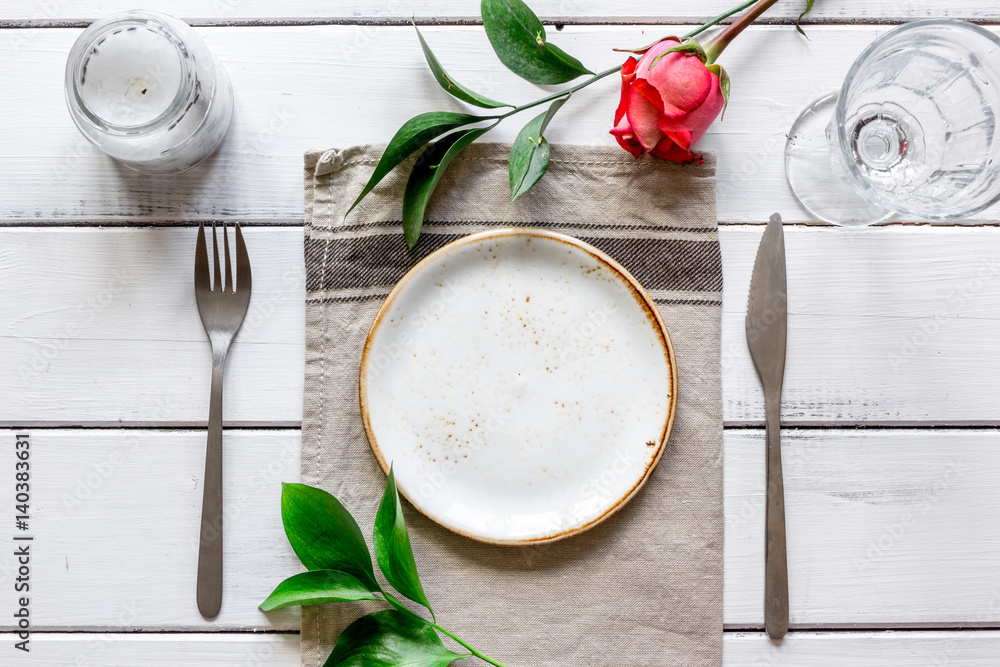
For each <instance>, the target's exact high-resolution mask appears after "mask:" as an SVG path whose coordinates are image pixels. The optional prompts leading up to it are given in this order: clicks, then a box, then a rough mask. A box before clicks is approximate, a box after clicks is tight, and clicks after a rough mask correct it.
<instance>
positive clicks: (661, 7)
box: [0, 0, 1000, 667]
mask: <svg viewBox="0 0 1000 667" xmlns="http://www.w3.org/2000/svg"><path fill="white" fill-rule="evenodd" d="M732 1H733V0H704V1H696V0H657V1H656V2H654V1H652V0H624V1H620V2H614V3H612V2H607V1H599V0H533V1H532V3H531V4H532V6H533V7H534V8H535V10H536V11H537V12H538V13H539V15H541V16H542V17H544V18H545V20H546V21H547V22H550V23H556V28H555V29H552V35H553V41H556V42H557V43H558V44H560V45H563V46H564V47H566V48H567V50H569V51H571V52H572V53H573V54H574V55H577V56H579V57H581V58H582V59H583V60H584V61H585V62H587V63H588V64H589V65H590V66H592V67H600V68H604V67H607V66H611V65H613V64H614V63H616V62H618V61H620V60H621V56H620V54H615V53H612V52H611V50H610V49H611V47H613V46H627V45H635V44H642V43H646V42H648V41H651V39H652V38H654V37H659V36H661V35H665V34H671V33H673V32H675V30H674V29H672V28H670V27H669V26H670V25H677V24H691V23H701V22H703V21H704V20H705V19H707V18H709V17H711V16H713V15H715V14H717V13H719V12H720V11H722V10H724V9H726V8H727V7H728V6H729V4H730V3H731V2H732ZM803 1H804V0H803ZM134 4H136V3H134V2H133V1H132V0H5V1H4V3H3V4H2V6H0V82H2V84H3V95H2V96H0V120H2V134H0V369H2V374H3V375H2V377H3V382H2V383H0V427H3V428H4V429H5V431H6V432H5V433H4V434H3V435H0V441H2V443H3V444H2V446H0V498H2V499H3V500H2V503H0V508H2V509H3V513H4V514H6V516H2V515H0V632H2V634H0V664H3V665H45V666H51V665H74V666H76V665H100V666H104V665H115V666H118V665H121V666H130V667H131V666H133V665H140V664H142V665H153V664H155V665H178V664H184V665H196V666H201V665H205V666H207V665H213V666H214V665H222V664H225V665H261V664H267V665H279V666H287V667H293V666H295V665H297V664H298V635H297V632H298V627H299V616H298V613H297V611H294V610H285V611H282V612H279V613H272V614H267V615H265V614H263V613H262V612H260V611H259V610H258V609H257V605H258V603H260V601H262V600H263V599H264V597H265V596H266V595H267V593H268V592H270V590H271V589H272V587H273V586H274V585H275V584H276V583H277V582H279V581H280V580H281V579H283V578H284V577H286V576H288V575H289V574H291V573H294V572H296V571H297V562H296V559H295V557H294V554H293V553H292V552H291V550H290V548H289V547H288V545H287V543H286V541H285V539H284V536H283V533H282V530H281V521H280V515H279V507H278V500H279V494H280V485H279V482H280V481H294V480H296V479H297V478H298V474H299V473H298V471H299V461H298V457H299V453H298V448H299V430H298V429H299V423H300V420H301V414H302V377H303V356H304V355H303V330H304V323H303V305H302V303H303V296H304V278H303V267H302V251H301V244H302V230H301V227H300V225H301V221H302V187H301V173H300V172H301V168H300V165H301V155H302V153H303V151H304V150H306V149H307V148H325V147H330V146H345V145H348V144H353V143H359V142H366V141H384V140H386V139H387V138H388V137H389V136H390V135H391V133H392V132H393V131H394V130H395V129H396V127H398V125H400V124H401V123H402V122H403V121H404V120H405V119H407V118H408V117H410V116H411V115H414V114H415V113H417V112H418V111H424V110H430V109H440V108H447V107H449V106H454V107H456V108H457V106H458V105H457V103H452V102H450V101H449V100H448V99H447V98H446V96H445V95H444V94H443V93H442V92H441V91H440V90H439V89H437V88H436V84H435V83H434V82H433V80H432V78H431V76H430V75H429V74H428V73H427V72H426V67H425V65H424V64H423V61H422V57H421V55H420V51H419V48H418V45H417V42H416V39H415V37H414V35H413V30H412V28H410V27H408V26H407V25H406V22H407V21H408V19H409V17H410V16H411V15H415V16H416V18H417V20H418V21H419V22H421V23H422V24H425V25H426V27H425V29H424V33H425V36H426V37H427V39H428V40H429V41H430V42H431V43H432V44H433V46H434V48H435V50H436V51H437V53H438V55H439V56H440V57H441V59H442V60H443V61H444V62H445V63H446V64H447V65H448V67H449V68H450V70H452V72H453V73H454V74H455V76H456V77H457V78H458V79H459V80H461V81H463V82H466V83H468V84H469V85H472V86H473V87H475V88H477V89H478V90H480V91H481V92H483V93H484V94H491V93H492V92H493V91H495V90H496V91H499V90H503V93H504V97H505V98H514V99H524V100H529V99H534V97H535V96H536V92H535V91H534V90H533V88H532V87H531V86H530V85H528V84H526V83H524V82H522V81H520V80H519V79H516V78H515V77H514V76H513V75H511V74H509V73H508V72H506V71H505V70H503V69H502V67H501V66H500V65H499V63H498V62H496V61H495V59H494V58H493V56H492V54H491V51H490V49H489V46H488V43H487V40H486V38H485V35H484V33H483V30H482V28H481V27H479V26H476V25H474V19H475V17H476V16H477V15H478V3H477V2H475V1H474V0H436V1H434V0H426V1H412V0H342V1H341V2H317V1H316V0H286V1H285V2H283V3H276V2H271V1H269V0H213V1H212V2H204V1H203V0H150V1H149V2H147V3H145V6H146V7H147V8H149V9H159V10H162V11H167V12H170V13H173V14H175V15H178V16H181V17H183V18H185V19H187V20H189V21H190V22H192V23H193V24H195V25H197V26H199V28H198V31H199V33H200V34H201V35H203V36H204V38H205V39H206V40H207V42H208V43H209V45H210V47H211V49H212V50H213V51H214V52H215V53H216V54H217V55H218V56H219V57H220V59H221V60H222V61H223V62H224V64H225V65H226V67H227V69H228V71H229V73H230V76H231V78H232V80H233V85H234V88H235V91H236V97H237V100H236V115H235V119H234V122H233V126H232V129H231V131H230V134H229V136H228V138H227V140H226V143H225V145H224V147H223V149H222V150H221V151H220V153H219V154H218V155H217V156H216V157H215V158H214V159H213V160H212V161H211V163H210V164H209V165H208V166H206V167H203V168H199V169H197V170H194V171H192V172H189V173H187V174H184V175H182V176H180V177H178V178H153V179H150V178H145V177H140V176H138V175H136V174H133V173H130V172H128V171H126V170H123V169H121V168H118V167H117V166H116V165H115V164H114V163H113V162H111V161H110V160H109V159H107V158H105V157H104V156H103V155H101V154H100V153H98V152H97V151H96V150H95V149H93V148H92V147H90V146H89V145H88V144H87V143H86V142H85V141H84V140H83V138H82V137H81V136H80V135H79V133H78V132H77V131H76V129H75V128H74V127H73V125H72V123H71V121H70V118H69V115H68V114H67V112H66V110H65V105H64V103H63V88H62V81H63V66H64V62H65V58H66V55H67V52H68V50H69V47H70V45H71V44H72V42H73V40H74V39H75V38H76V36H77V35H78V34H79V33H80V30H81V27H82V26H85V25H87V24H88V23H89V22H90V21H91V20H93V19H95V18H98V17H100V16H103V15H105V14H107V13H110V12H112V11H118V10H124V9H130V8H132V6H133V5H134ZM801 4H803V2H797V1H791V0H783V1H782V2H781V3H779V4H778V6H776V7H775V8H774V10H772V12H770V13H769V14H768V23H769V24H764V25H760V26H755V27H753V28H751V29H750V30H749V31H748V32H747V33H746V34H745V35H744V36H743V37H741V39H740V40H738V41H737V42H736V43H735V44H734V45H733V46H732V47H731V48H730V49H729V50H728V51H727V53H726V55H725V57H724V63H725V65H726V67H727V69H728V71H729V72H730V75H731V76H732V79H733V97H732V101H731V103H730V106H729V110H728V112H727V115H726V119H725V122H722V123H718V124H716V125H715V126H714V127H713V128H712V130H711V131H710V132H709V134H708V135H707V136H706V137H705V138H704V139H703V140H702V141H701V143H700V147H701V148H703V149H708V150H713V151H715V152H717V154H718V157H719V181H718V214H719V222H720V223H721V224H722V228H721V239H722V249H723V257H724V270H725V294H724V304H723V325H722V326H723V332H722V334H723V355H722V367H723V400H724V414H725V425H726V432H725V464H724V465H725V511H726V528H725V615H724V622H725V629H726V632H725V636H724V646H725V658H724V663H725V665H726V666H727V667H735V666H737V665H794V666H796V667H801V666H812V665H823V666H827V665H844V666H850V667H857V666H866V665H892V666H894V667H895V666H904V665H905V666H907V667H909V666H912V665H924V664H926V665H948V666H949V667H954V666H956V665H961V666H963V667H964V666H969V665H996V664H1000V658H998V656H1000V520H998V518H997V517H998V515H1000V482H998V473H1000V431H998V428H1000V392H998V390H997V382H998V378H1000V344H998V343H1000V332H998V326H1000V227H998V226H997V225H998V223H997V215H996V213H997V212H996V211H995V210H994V211H987V212H986V213H984V214H981V215H979V216H976V218H975V219H974V220H970V221H967V223H966V224H958V225H950V226H921V225H914V224H893V225H890V226H887V227H880V228H874V229H865V230H844V229H835V228H831V227H827V226H812V225H810V224H809V223H810V222H811V220H810V218H809V216H808V214H807V213H806V212H804V211H803V210H801V209H800V208H798V207H797V206H796V204H795V203H794V201H793V199H792V197H791V194H790V193H789V191H788V188H787V185H786V184H785V181H784V176H783V154H782V151H783V147H784V133H785V131H786V130H787V128H788V127H789V125H790V123H791V121H792V119H793V118H794V117H795V116H796V114H797V113H798V111H799V109H800V108H801V107H802V106H803V105H805V104H806V103H807V102H808V101H810V100H811V99H812V98H814V97H815V96H817V95H818V94H819V93H821V92H825V91H827V90H831V89H834V88H835V87H837V86H838V85H839V83H840V81H841V80H842V78H843V76H844V74H845V73H846V71H847V69H848V67H849V65H850V63H851V62H852V61H853V59H854V57H855V56H856V55H857V54H858V53H859V52H860V51H861V50H862V48H863V47H864V46H865V45H867V44H868V43H869V42H870V41H871V40H873V39H874V38H875V37H876V36H878V35H880V34H882V33H883V32H885V31H886V30H888V29H890V27H891V26H890V25H886V24H896V23H899V22H902V21H905V20H909V19H912V18H918V17H925V16H951V17H958V18H967V19H971V20H975V21H978V22H980V23H983V24H987V25H989V24H995V23H1000V7H998V6H997V5H996V4H995V3H988V2H982V1H980V0H928V1H925V2H919V3H918V2H907V1H903V2H900V1H898V0H897V1H889V0H818V2H816V8H815V11H814V12H813V14H812V16H811V19H810V22H811V23H812V24H813V25H812V26H811V27H810V28H808V33H809V38H810V39H809V40H806V39H803V38H802V37H800V36H799V35H797V34H796V32H795V30H794V29H793V28H792V27H791V26H790V25H789V22H790V20H791V17H794V16H795V15H797V14H798V12H799V11H801V8H800V5H801ZM653 24H662V25H653ZM991 29H995V28H991ZM556 30H559V32H556ZM617 85H618V84H617V83H616V82H614V81H611V80H608V81H606V82H602V83H601V84H598V85H596V86H594V87H593V88H592V89H591V90H590V91H587V93H584V96H585V98H586V102H585V103H571V104H569V105H567V107H565V109H564V110H563V111H562V112H561V113H560V116H559V118H558V119H557V121H556V122H555V123H554V124H553V127H552V128H551V130H550V139H551V140H552V141H553V142H554V143H556V144H558V143H560V142H597V143H611V141H612V139H611V137H610V136H609V135H608V134H607V130H608V127H609V124H610V120H611V115H612V113H613V109H614V106H615V105H616V103H617V98H616V88H617ZM582 99H583V97H581V100H582ZM518 128H519V124H518V123H514V124H511V125H507V124H504V125H502V126H501V127H500V128H499V129H498V130H497V131H495V132H494V134H495V135H496V137H495V138H496V139H499V140H511V139H512V138H513V136H514V134H515V132H516V131H517V129H518ZM554 150H558V148H556V149H554ZM775 210H777V211H780V212H781V213H782V214H783V216H784V219H785V220H786V221H787V222H788V223H789V224H788V225H787V226H786V242H787V252H788V291H789V302H790V313H789V348H788V364H787V377H786V385H785V392H784V407H783V416H784V418H785V419H786V422H787V424H786V426H787V428H786V429H785V432H784V442H785V454H784V456H785V480H786V500H787V508H788V509H787V512H788V514H787V530H788V556H789V589H790V597H791V627H792V631H791V632H790V633H789V635H788V636H787V637H786V638H785V640H784V642H782V643H781V644H780V645H775V644H773V643H772V642H770V641H769V640H768V639H767V637H766V635H765V634H764V632H763V615H762V590H763V576H764V566H763V555H764V549H763V538H764V535H763V527H764V512H763V508H764V452H763V430H762V423H763V403H762V396H761V393H760V390H759V388H758V384H757V380H756V377H755V375H754V371H753V368H752V365H751V362H750V359H749V356H748V354H747V350H746V344H745V341H744V335H743V317H744V309H745V304H746V294H747V289H748V283H749V277H750V270H751V265H752V261H753V257H754V253H755V251H756V246H757V242H758V239H759V237H760V234H761V232H762V227H761V224H762V223H763V222H764V221H766V220H767V217H768V216H769V215H770V214H771V213H772V212H774V211H775ZM208 220H233V221H240V222H241V223H243V224H244V225H246V229H247V232H246V237H247V244H248V246H249V251H250V256H251V258H252V260H253V265H254V283H255V292H254V297H253V303H252V304H251V311H250V315H249V317H248V320H247V322H246V324H245V325H244V328H243V331H242V333H241V335H240V338H239V341H238V344H237V345H236V346H235V348H234V351H233V355H232V357H231V362H230V367H229V372H228V375H227V394H226V406H225V410H226V417H227V419H228V422H227V430H226V435H225V438H226V444H225V447H226V457H227V458H226V471H225V477H226V490H225V493H226V520H227V523H226V531H227V540H228V541H227V543H226V556H225V557H226V573H225V577H226V583H225V600H224V605H223V609H222V613H221V614H220V615H219V617H218V618H217V619H216V620H214V621H212V622H206V621H205V620H203V619H202V618H201V616H200V615H199V614H198V611H197V608H196V606H195V599H194V582H195V570H196V561H197V541H196V540H197V536H198V533H197V531H198V528H197V526H198V520H199V516H200V508H201V482H202V480H201V475H202V470H203V463H204V446H205V432H204V424H205V420H206V417H207V410H208V390H209V370H210V354H209V349H208V345H207V344H206V341H205V336H204V333H203V331H202V328H201V323H200V321H199V319H198V314H197V311H196V309H195V305H194V299H193V290H192V256H193V248H194V237H195V228H196V224H197V222H199V221H208ZM17 433H30V436H31V443H32V466H33V468H32V474H33V479H32V494H33V499H32V510H31V521H30V531H29V532H30V534H31V535H33V536H34V538H35V539H34V542H33V543H32V561H31V574H30V576H31V595H30V598H31V603H30V604H31V622H32V627H33V630H34V633H33V634H32V635H31V644H30V647H31V649H32V650H31V652H30V653H29V654H24V653H21V652H20V651H15V650H14V648H13V645H14V642H15V641H16V639H15V637H16V636H15V635H14V634H13V631H14V630H15V619H14V617H13V613H14V611H15V604H16V602H17V597H18V594H16V593H15V592H14V583H15V579H16V577H17V576H18V572H17V563H16V559H15V557H14V556H13V549H12V548H9V545H11V544H13V542H12V541H11V538H12V536H13V535H14V533H16V532H17V531H16V530H15V528H14V513H15V512H14V508H13V500H12V499H13V495H14V463H15V458H14V451H15V447H14V442H15V434H17ZM664 613H665V614H669V613H670V610H664Z"/></svg>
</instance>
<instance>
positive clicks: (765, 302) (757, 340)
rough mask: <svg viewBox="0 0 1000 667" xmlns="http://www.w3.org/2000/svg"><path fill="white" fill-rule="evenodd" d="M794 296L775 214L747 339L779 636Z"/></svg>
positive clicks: (769, 624)
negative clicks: (760, 418)
mask: <svg viewBox="0 0 1000 667" xmlns="http://www.w3.org/2000/svg"><path fill="white" fill-rule="evenodd" d="M787 319H788V298H787V292H786V289H785V235H784V232H783V231H782V227H781V216H779V215H778V214H777V213H775V214H774V215H772V216H771V220H770V222H768V223H767V228H766V229H765V230H764V236H763V237H762V238H761V240H760V247H759V248H758V249H757V259H756V261H755V262H754V265H753V277H751V279H750V298H749V300H748V303H747V320H746V331H747V345H748V346H749V348H750V357H751V358H752V359H753V365H754V368H756V369H757V377H758V378H760V384H761V387H762V388H763V389H764V413H765V425H766V433H767V436H766V437H767V518H766V523H767V530H766V539H767V542H766V546H765V551H764V629H765V630H767V634H768V635H769V636H770V637H771V638H773V639H780V638H781V637H784V636H785V632H787V631H788V560H787V557H786V554H785V491H784V484H783V482H782V478H781V430H780V429H781V426H780V425H781V382H782V378H783V377H784V374H785V340H786V337H787Z"/></svg>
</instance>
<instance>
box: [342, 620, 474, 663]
mask: <svg viewBox="0 0 1000 667" xmlns="http://www.w3.org/2000/svg"><path fill="white" fill-rule="evenodd" d="M465 657H468V656H465V655H460V654H458V653H453V652H451V651H449V650H448V649H446V648H445V647H444V644H443V643H441V638H440V637H438V635H437V633H436V632H435V631H434V628H432V627H431V626H430V624H428V623H427V622H426V621H422V620H419V619H416V618H414V617H413V616H407V615H406V614H403V613H401V612H398V611H396V610H395V609H389V610H386V611H377V612H375V613H374V614H368V615H367V616H362V617H361V618H359V619H358V620H356V621H354V622H353V623H351V624H350V625H349V626H347V629H346V630H344V631H343V632H342V633H341V634H340V637H339V638H338V639H337V645H336V646H335V647H334V648H333V652H332V653H331V654H330V657H329V658H327V660H326V662H325V663H324V667H447V666H448V665H450V664H451V663H452V662H454V661H455V660H460V659H462V658H465Z"/></svg>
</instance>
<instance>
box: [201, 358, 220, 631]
mask: <svg viewBox="0 0 1000 667" xmlns="http://www.w3.org/2000/svg"><path fill="white" fill-rule="evenodd" d="M225 370H226V358H225V356H224V355H223V356H216V355H213V359H212V399H211V403H210V404H209V406H210V407H209V410H208V446H207V448H206V452H205V482H204V487H205V490H204V495H203V496H202V501H201V543H200V545H199V547H198V611H200V612H201V615H202V616H204V617H205V618H215V617H216V616H218V614H219V609H220V608H221V607H222V522H223V518H222V377H223V375H224V374H225Z"/></svg>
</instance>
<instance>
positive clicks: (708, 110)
mask: <svg viewBox="0 0 1000 667" xmlns="http://www.w3.org/2000/svg"><path fill="white" fill-rule="evenodd" d="M679 44H680V42H679V41H678V40H676V39H673V38H667V39H664V40H662V41H660V42H657V43H656V44H655V45H653V46H652V47H650V49H649V50H648V51H646V52H645V53H644V54H643V55H642V57H641V58H639V60H638V61H637V60H636V59H635V58H629V59H628V60H626V61H625V64H623V65H622V94H621V101H620V102H619V103H618V111H617V112H616V113H615V127H614V129H613V130H611V134H613V135H614V136H615V139H617V140H618V143H619V144H621V147H622V148H624V149H625V150H627V151H628V152H630V153H632V155H635V156H636V157H639V156H640V155H645V154H646V153H649V154H652V155H655V156H656V157H660V158H664V159H666V160H672V161H674V162H687V161H690V160H694V159H696V157H695V155H694V154H693V153H692V152H691V144H693V143H694V142H696V141H697V140H698V139H699V138H700V137H701V135H703V134H705V131H706V130H708V128H709V126H710V125H711V124H712V122H713V121H715V119H716V117H717V116H718V115H719V113H720V112H721V111H722V109H723V107H724V106H725V99H724V97H723V94H722V86H721V84H720V82H719V77H718V76H716V74H715V73H713V72H712V71H710V70H709V69H708V67H706V66H705V63H704V62H702V60H701V58H699V57H698V56H697V55H695V54H693V53H690V52H686V51H675V52H673V53H668V54H666V55H665V56H663V57H662V58H660V59H659V60H658V61H657V62H656V63H655V64H653V61H654V60H655V59H656V57H657V56H659V55H660V54H662V53H663V52H664V51H667V50H669V49H670V48H672V47H675V46H677V45H679Z"/></svg>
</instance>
